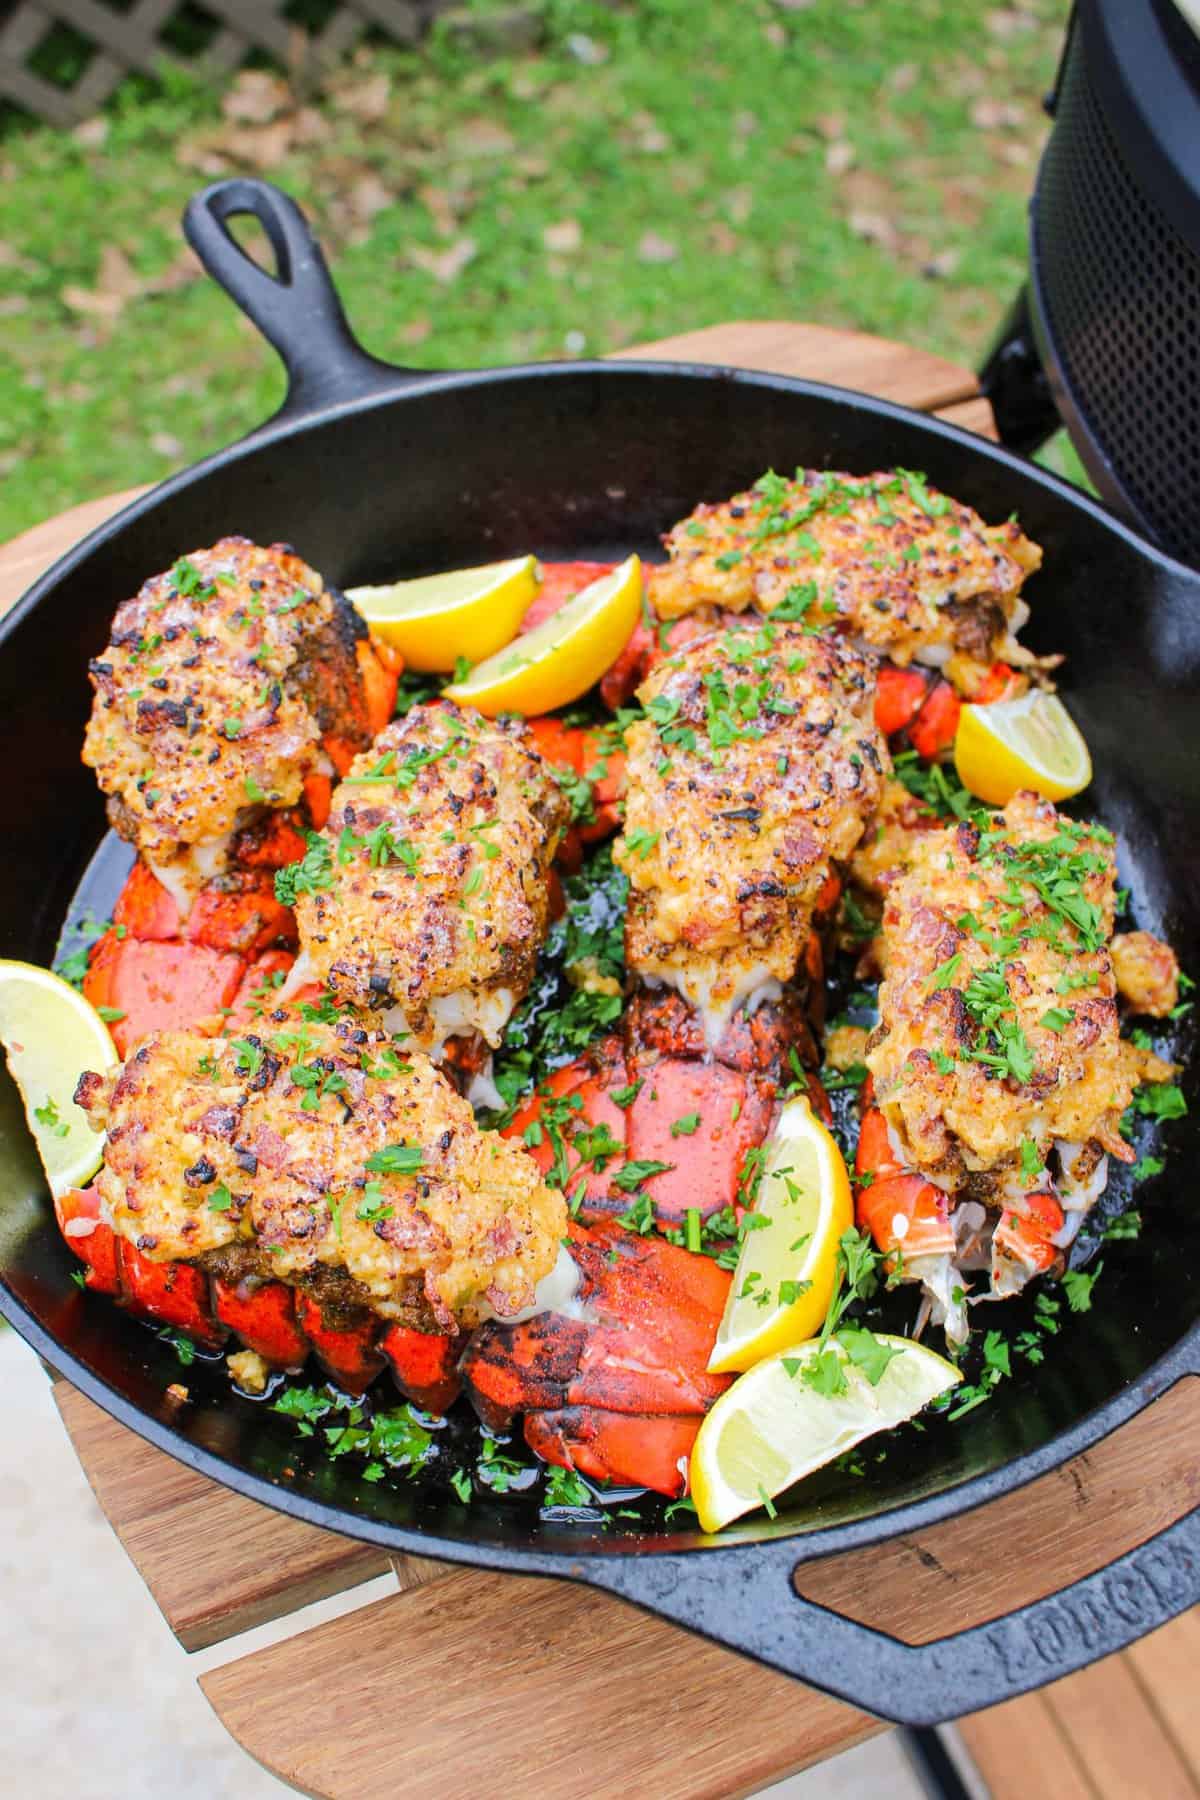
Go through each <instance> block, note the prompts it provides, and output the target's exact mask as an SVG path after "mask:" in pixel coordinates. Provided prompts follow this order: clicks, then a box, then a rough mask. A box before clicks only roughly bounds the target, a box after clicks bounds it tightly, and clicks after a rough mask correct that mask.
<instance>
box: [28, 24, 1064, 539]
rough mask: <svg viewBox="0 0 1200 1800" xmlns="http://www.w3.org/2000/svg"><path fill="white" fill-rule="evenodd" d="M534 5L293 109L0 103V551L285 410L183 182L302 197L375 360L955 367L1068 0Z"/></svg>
mask: <svg viewBox="0 0 1200 1800" xmlns="http://www.w3.org/2000/svg"><path fill="white" fill-rule="evenodd" d="M541 10H542V12H543V40H542V43H541V44H540V46H539V47H538V48H536V49H534V50H531V51H527V52H521V53H517V54H512V55H508V54H501V55H498V56H497V55H492V56H487V55H483V54H481V53H480V52H479V51H478V49H473V48H463V46H462V44H461V41H459V40H456V39H455V38H453V37H452V35H451V33H450V32H449V31H447V30H446V29H445V28H444V27H442V28H438V29H435V32H434V34H433V36H432V38H431V39H430V40H429V41H428V42H427V43H426V45H425V46H424V47H423V48H422V50H421V51H420V52H418V53H415V54H412V53H401V52H398V51H395V50H392V49H388V48H386V47H371V48H369V49H364V50H362V51H360V52H359V54H358V56H357V58H356V59H355V60H354V61H353V62H351V63H350V64H348V65H347V66H346V67H344V68H343V69H341V70H339V71H337V72H336V73H335V74H334V75H333V76H332V77H331V78H330V79H329V80H328V82H327V83H326V84H325V85H324V87H323V88H322V89H321V90H320V91H319V92H316V93H311V94H304V93H294V92H292V91H291V89H290V88H289V86H288V83H287V81H286V80H285V79H284V78H283V77H282V76H281V75H280V74H278V73H276V72H272V71H270V70H269V69H267V68H265V67H264V68H259V69H251V70H248V71H246V72H244V73H243V74H242V75H241V76H240V77H238V78H237V79H236V80H235V81H234V82H233V83H232V84H227V85H226V86H224V87H223V88H214V87H205V86H204V85H202V84H200V83H197V82H195V81H194V80H192V79H190V78H179V77H172V78H170V79H168V80H167V81H166V82H165V83H164V85H163V86H162V87H161V88H160V89H158V90H157V91H156V90H153V89H151V88H150V87H149V86H148V84H145V83H141V82H139V83H136V84H131V86H130V87H129V88H128V89H126V90H124V91H123V92H122V93H121V95H120V96H119V97H118V99H117V100H116V101H115V102H114V103H113V104H112V105H110V107H109V108H108V109H106V111H105V113H104V114H102V115H100V116H98V117H97V118H96V119H93V120H89V121H87V122H86V123H85V124H84V125H83V126H82V127H80V128H79V129H77V130H76V131H75V132H73V133H60V132H54V131H51V130H49V129H47V128H43V127H33V126H30V125H28V124H27V123H26V122H24V121H22V120H19V119H13V118H11V117H10V118H9V119H8V120H7V121H6V123H5V124H4V127H3V136H2V137H0V399H2V401H3V404H2V405H0V538H2V537H6V536H9V535H11V534H12V533H14V532H17V531H20V530H22V529H24V528H25V527H27V526H29V525H32V524H34V523H35V522H36V521H37V520H38V519H40V518H43V517H45V516H46V515H48V514H50V513H53V512H56V511H58V510H60V509H62V508H63V507H66V506H68V505H71V504H72V503H74V502H75V501H78V500H82V499H86V498H89V497H90V496H92V495H95V494H99V493H104V492H106V491H109V490H112V489H116V488H121V487H126V486H129V485H131V484H133V483H135V482H140V481H153V480H157V479H161V478H162V477H163V476H165V475H166V474H168V473H169V472H170V471H171V470H172V469H174V468H177V467H179V466H181V465H183V464H185V463H187V462H190V461H194V460H195V459H196V458H198V457H200V456H203V455H205V454H206V453H208V452H209V451H212V450H214V449H217V448H218V447H220V446H221V445H222V444H224V443H226V442H228V441H229V440H231V439H232V438H235V437H237V436H238V435H239V434H240V433H242V432H244V431H246V430H248V429H250V428H251V427H252V426H253V425H255V424H256V423H258V422H259V421H260V420H262V419H263V418H264V417H266V416H267V414H269V413H270V411H271V410H272V409H273V407H274V406H276V405H277V404H278V402H279V400H280V398H281V397H282V391H283V383H282V377H281V373H280V370H279V367H278V364H277V363H276V362H275V360H274V357H273V355H272V354H271V353H270V352H269V351H268V350H267V349H266V347H265V346H264V345H263V343H262V341H261V340H260V339H259V338H258V337H257V336H256V334H255V333H254V332H253V330H252V329H251V328H250V327H249V326H248V325H247V324H245V323H244V321H242V320H241V319H240V318H239V316H238V315H237V313H236V312H235V310H234V308H233V306H232V305H231V304H230V303H229V302H228V301H227V300H226V299H225V298H224V297H223V296H222V295H221V294H220V292H219V291H218V290H217V289H216V288H215V287H214V286H213V285H212V283H210V282H208V281H207V280H205V279H203V278H202V277H200V276H198V274H197V272H196V268H195V265H194V264H193V262H192V260H191V258H190V255H189V254H188V253H186V252H185V251H184V250H183V249H182V248H181V244H182V240H181V237H180V234H179V214H180V211H181V208H182V206H183V204H184V202H185V201H186V199H187V197H188V195H189V194H190V193H191V192H193V191H194V190H195V189H196V188H198V187H200V186H202V185H203V184H204V183H205V182H206V181H209V180H212V179H215V178H217V177H219V176H222V175H227V174H235V173H251V174H263V175H265V176H266V177H267V178H268V179H270V180H273V181H276V182H278V183H279V184H280V185H281V186H283V187H286V188H287V189H288V190H289V191H290V192H291V193H293V194H294V195H295V196H296V198H297V199H298V200H299V201H300V202H301V204H302V205H303V206H304V207H305V208H306V209H307V210H308V211H309V213H310V215H311V216H312V217H313V218H314V220H315V222H316V225H317V228H318V231H319V233H320V235H321V237H322V240H323V242H324V244H325V246H326V249H327V251H328V253H329V255H330V259H331V261H332V262H333V263H334V265H335V268H336V273H337V279H338V282H339V284H340V287H341V290H342V293H343V296H344V298H345V301H346V305H347V310H348V312H349V314H350V317H351V320H352V322H353V324H354V327H355V329H356V330H357V331H358V333H359V334H360V336H361V337H362V339H363V341H364V343H365V344H366V345H367V347H368V348H369V349H370V350H372V351H374V352H375V353H376V354H377V355H379V356H383V357H387V358H389V359H393V360H397V361H403V362H408V363H418V364H420V365H422V366H425V367H430V368H434V367H456V366H457V367H465V366H471V365H482V364H487V363H501V362H509V361H515V360H520V359H525V358H542V357H555V356H573V355H574V356H577V355H600V354H603V353H605V352H607V351H611V350H618V349H620V348H621V347H623V346H625V345H629V344H634V343H636V342H638V341H639V340H645V339H649V338H654V337H660V336H664V335H667V334H669V333H672V332H677V331H684V330H688V329H692V328H695V327H698V326H702V325H707V324H711V323H714V322H716V321H718V320H722V319H731V318H755V317H757V318H771V317H776V318H777V317H791V318H797V319H811V320H816V321H820V322H823V323H826V324H832V325H845V326H852V327H855V328H857V329H859V330H864V331H873V332H878V333H881V334H883V335H886V336H891V337H896V338H902V339H904V340H906V341H908V342H911V343H913V344H918V345H922V346H924V347H926V348H928V349H932V350H937V351H940V352H942V353H944V354H946V355H949V356H952V357H955V358H957V359H959V360H962V361H965V362H976V361H978V359H979V357H980V356H981V354H982V352H983V350H984V348H985V346H986V344H987V341H988V338H989V336H990V333H991V332H992V330H993V329H994V328H995V325H996V324H997V322H998V321H999V318H1000V316H1001V314H1002V312H1003V310H1004V307H1005V306H1006V304H1007V302H1008V300H1009V298H1010V296H1011V295H1012V293H1013V292H1014V290H1015V289H1016V287H1017V285H1018V283H1019V281H1020V279H1021V272H1022V267H1023V262H1024V255H1025V220H1026V202H1027V196H1028V193H1029V189H1030V187H1031V184H1032V181H1033V177H1034V172H1035V168H1036V159H1037V153H1038V149H1039V147H1040V144H1041V141H1042V139H1043V138H1044V135H1045V131H1046V129H1047V124H1046V120H1045V117H1044V114H1043V112H1042V108H1041V100H1042V96H1043V95H1044V93H1045V91H1046V90H1047V88H1048V87H1049V85H1050V83H1051V81H1052V78H1053V72H1054V67H1055V63H1056V59H1057V55H1058V50H1059V45H1060V42H1061V37H1062V31H1063V27H1064V24H1065V19H1066V12H1067V5H1066V0H1023V3H1022V4H1020V5H1018V6H1007V7H997V6H990V5H985V4H980V3H978V0H974V3H973V0H965V3H962V4H958V5H955V4H953V3H952V0H627V3H626V4H619V3H618V4H594V3H589V0H547V4H546V5H545V7H544V8H542V9H541ZM519 453H520V451H519V446H514V455H519ZM385 476H386V472H385V471H381V479H383V478H385ZM229 523H230V529H231V530H236V529H237V521H236V520H230V522H229Z"/></svg>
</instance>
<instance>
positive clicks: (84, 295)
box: [62, 244, 144, 323]
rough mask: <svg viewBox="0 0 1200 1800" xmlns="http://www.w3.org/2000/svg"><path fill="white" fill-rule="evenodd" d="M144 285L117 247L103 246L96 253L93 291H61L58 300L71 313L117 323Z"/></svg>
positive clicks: (72, 287) (74, 287)
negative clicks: (97, 259)
mask: <svg viewBox="0 0 1200 1800" xmlns="http://www.w3.org/2000/svg"><path fill="white" fill-rule="evenodd" d="M143 287H144V283H143V281H142V278H141V276H140V275H139V274H138V273H137V271H136V270H135V268H134V266H133V264H132V263H131V262H130V260H129V258H128V257H127V256H126V254H125V252H124V251H123V250H122V249H121V248H120V247H119V245H117V244H105V246H104V248H103V249H102V250H101V252H100V266H99V268H98V269H97V271H96V285H95V287H94V288H81V287H76V286H75V285H74V284H71V285H68V286H67V287H64V288H63V290H62V299H63V301H64V302H65V304H66V305H67V306H69V307H70V308H71V311H72V312H77V313H83V314H85V315H86V316H87V317H89V318H93V319H100V320H106V321H109V322H110V323H111V322H113V321H115V320H116V319H118V318H119V317H120V315H121V313H122V312H123V311H124V309H125V305H126V303H127V301H130V300H132V299H134V298H135V296H137V295H138V294H140V293H141V292H142V291H143Z"/></svg>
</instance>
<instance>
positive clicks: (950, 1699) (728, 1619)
mask: <svg viewBox="0 0 1200 1800" xmlns="http://www.w3.org/2000/svg"><path fill="white" fill-rule="evenodd" d="M796 1566H797V1565H796V1552H795V1549H794V1547H793V1545H792V1544H791V1543H789V1542H788V1540H787V1539H782V1540H777V1541H776V1542H774V1543H770V1542H768V1543H759V1544H748V1545H745V1546H743V1547H741V1548H739V1549H736V1550H713V1551H709V1552H707V1553H702V1554H700V1555H696V1554H695V1553H692V1554H691V1555H687V1556H639V1557H631V1558H629V1559H628V1560H626V1559H624V1558H617V1557H613V1558H612V1559H611V1561H610V1560H607V1559H606V1560H604V1561H601V1562H589V1563H588V1565H587V1569H586V1574H585V1576H584V1579H585V1580H587V1581H588V1582H590V1583H591V1584H592V1585H593V1586H595V1587H601V1588H606V1589H608V1591H609V1592H610V1593H614V1594H619V1595H621V1596H622V1597H623V1598H624V1599H627V1600H632V1601H633V1602H634V1603H635V1605H639V1606H644V1607H645V1608H647V1610H648V1611H650V1612H654V1613H659V1614H661V1615H662V1616H663V1617H664V1618H668V1619H673V1620H675V1621H676V1622H677V1623H678V1624H680V1625H686V1626H688V1627H689V1628H690V1629H691V1630H693V1631H698V1632H700V1633H702V1634H703V1636H705V1637H708V1638H714V1639H715V1640H716V1641H717V1642H718V1643H720V1644H727V1645H728V1646H729V1648H730V1649H731V1650H741V1651H745V1652H746V1653H747V1654H748V1655H750V1656H753V1657H757V1658H758V1660H759V1661H760V1662H765V1663H769V1664H770V1665H771V1666H772V1667H773V1668H776V1669H782V1671H783V1672H784V1674H785V1675H795V1676H797V1677H799V1678H800V1679H801V1680H803V1681H806V1682H808V1683H809V1684H810V1685H811V1686H812V1687H817V1688H822V1689H823V1690H824V1691H825V1692H826V1693H830V1694H836V1695H837V1696H838V1698H839V1699H842V1700H848V1701H849V1702H850V1703H851V1704H852V1705H854V1706H860V1707H863V1708H865V1710H866V1711H868V1712H872V1713H877V1714H878V1715H879V1716H880V1717H881V1718H884V1719H891V1720H893V1721H895V1722H896V1723H897V1724H900V1725H943V1724H946V1723H947V1722H948V1721H949V1720H951V1719H956V1718H960V1717H961V1716H962V1714H963V1713H964V1712H975V1711H977V1710H978V1709H979V1708H981V1707H985V1706H994V1705H996V1704H997V1702H999V1701H1001V1700H1011V1699H1013V1698H1014V1697H1015V1696H1016V1695H1018V1694H1024V1693H1028V1692H1029V1690H1030V1689H1031V1688H1037V1687H1041V1686H1043V1685H1044V1683H1046V1682H1048V1681H1057V1680H1058V1678H1059V1676H1060V1675H1069V1674H1071V1673H1072V1672H1073V1671H1074V1670H1076V1669H1081V1668H1084V1667H1085V1666H1086V1665H1087V1664H1088V1663H1091V1662H1094V1661H1096V1660H1097V1659H1098V1658H1100V1657H1102V1656H1109V1655H1111V1654H1112V1652H1113V1651H1115V1650H1124V1649H1125V1648H1126V1647H1127V1646H1128V1645H1129V1644H1132V1643H1135V1642H1136V1641H1137V1639H1138V1638H1140V1637H1142V1636H1144V1635H1145V1633H1146V1632H1148V1631H1153V1630H1155V1628H1156V1627H1157V1626H1159V1625H1165V1624H1166V1623H1167V1622H1168V1620H1170V1619H1173V1618H1175V1616H1176V1615H1177V1614H1178V1613H1181V1612H1184V1611H1185V1610H1186V1609H1187V1608H1188V1607H1190V1606H1195V1605H1196V1604H1197V1603H1198V1602H1200V1508H1197V1509H1196V1510H1195V1511H1193V1512H1190V1513H1188V1514H1186V1515H1185V1517H1184V1518H1182V1519H1179V1520H1177V1521H1176V1523H1175V1524H1174V1525H1171V1526H1168V1527H1167V1529H1166V1530H1165V1531H1163V1532H1160V1533H1159V1534H1158V1536H1157V1537H1153V1538H1151V1539H1149V1540H1148V1542H1146V1543H1145V1544H1142V1545H1141V1546H1140V1547H1139V1548H1138V1549H1136V1550H1131V1551H1129V1552H1127V1553H1126V1555H1124V1556H1120V1557H1118V1558H1117V1560H1116V1561H1115V1562H1113V1563H1110V1564H1109V1565H1108V1567H1107V1568H1104V1569H1098V1570H1097V1571H1096V1572H1095V1574H1092V1575H1086V1576H1084V1577H1083V1579H1082V1580H1080V1581H1077V1582H1075V1583H1074V1584H1073V1585H1072V1586H1070V1587H1068V1588H1064V1589H1063V1590H1062V1592H1061V1593H1058V1594H1051V1595H1048V1596H1047V1597H1046V1598H1045V1599H1042V1600H1036V1601H1034V1602H1033V1603H1032V1604H1031V1605H1029V1606H1023V1607H1021V1608H1020V1610H1019V1611H1017V1612H1013V1613H1009V1614H1007V1615H1006V1616H1005V1617H1002V1618H999V1619H993V1620H991V1621H990V1622H989V1623H987V1624H984V1625H975V1626H972V1627H971V1629H970V1630H968V1631H959V1632H956V1633H954V1634H953V1635H952V1636H950V1637H944V1638H939V1639H937V1640H936V1641H935V1642H934V1643H930V1644H905V1643H902V1642H901V1641H900V1640H899V1639H898V1638H894V1637H889V1636H888V1635H887V1633H885V1632H882V1631H876V1630H875V1629H874V1628H873V1627H871V1626H869V1625H861V1624H859V1623H858V1622H857V1621H856V1620H853V1619H847V1618H843V1617H842V1615H841V1614H840V1613H835V1612H830V1611H829V1610H828V1609H827V1608H826V1607H824V1606H820V1605H818V1604H817V1603H816V1602H815V1601H812V1600H805V1599H803V1598H802V1597H801V1596H800V1595H799V1594H797V1592H796V1590H795V1588H794V1587H793V1585H792V1576H793V1574H794V1572H795V1569H796Z"/></svg>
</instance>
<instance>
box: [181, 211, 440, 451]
mask: <svg viewBox="0 0 1200 1800" xmlns="http://www.w3.org/2000/svg"><path fill="white" fill-rule="evenodd" d="M247 216H249V217H252V218H255V219H257V220H258V222H259V224H260V225H261V226H262V228H263V230H264V231H265V232H266V235H267V238H268V241H269V242H270V245H271V249H272V251H273V253H274V257H275V272H274V274H271V273H268V271H267V270H266V269H264V268H262V267H261V266H260V265H259V264H258V263H257V262H255V260H254V258H253V257H252V256H250V255H249V254H248V252H247V251H245V250H243V248H242V246H241V245H240V244H239V243H238V241H237V239H236V238H235V237H234V235H233V233H232V232H231V231H230V230H229V220H230V219H234V218H239V217H247ZM183 230H184V235H185V236H186V238H187V240H188V243H189V244H190V245H191V246H192V249H193V250H194V251H195V252H196V255H197V256H198V257H199V258H200V261H201V262H202V263H203V265H204V267H205V270H206V271H207V273H208V274H209V275H211V276H212V278H213V280H214V281H215V282H217V283H218V285H219V286H220V287H222V288H224V290H225V292H226V293H227V294H228V295H229V296H230V298H231V299H232V300H233V301H235V302H236V304H237V305H238V306H239V307H240V308H241V310H242V311H243V312H244V313H245V314H246V316H247V317H248V318H249V319H250V320H251V321H252V322H253V324H255V325H256V326H257V327H258V329H259V331H261V332H262V334H263V336H264V337H265V338H266V339H267V340H268V342H269V343H271V344H272V345H273V346H274V347H275V349H276V350H277V351H278V352H279V355H280V357H281V358H282V360H283V365H284V367H285V368H286V370H287V376H288V391H287V398H286V399H285V400H284V403H283V405H282V407H281V408H280V410H279V412H278V413H276V415H275V418H274V420H273V421H272V424H276V425H277V424H280V423H283V422H286V421H290V420H293V419H300V418H303V417H305V416H307V415H308V414H310V413H315V412H320V411H323V410H324V409H325V408H327V407H330V406H337V405H340V404H341V403H342V402H343V401H347V400H358V399H361V398H363V397H364V396H366V395H370V394H375V393H380V394H382V393H390V392H394V391H395V390H396V389H397V388H401V387H405V386H407V385H408V384H409V383H410V382H412V381H416V380H419V379H420V378H421V371H420V370H417V369H405V368H401V367H399V366H398V365H395V364H392V363H385V362H381V361H379V359H378V358H377V357H374V356H371V355H370V354H369V352H368V351H366V350H364V349H363V347H362V345H361V344H360V343H359V342H358V340H357V338H356V337H355V336H354V333H353V332H352V331H351V329H350V326H349V324H348V323H347V320H346V315H345V312H344V311H343V310H342V303H341V301H340V299H339V298H338V294H337V289H336V288H335V287H334V285H333V279H332V277H331V276H330V273H329V269H328V267H327V265H326V262H325V258H324V256H323V255H322V253H321V249H320V246H319V245H318V243H317V241H316V239H315V238H314V237H313V234H312V232H311V231H310V230H309V226H308V221H307V219H306V218H305V217H304V214H303V213H302V212H301V210H300V208H299V207H298V206H297V205H296V202H295V201H294V200H293V199H292V198H291V197H290V196H289V195H287V194H285V193H283V192H282V190H281V189H279V188H277V187H273V186H272V185H271V183H270V182H269V181H252V180H248V179H242V178H241V177H238V178H235V179H233V180H230V181H217V182H214V183H213V184H212V186H211V187H206V188H204V189H203V190H202V191H201V192H200V193H198V194H196V195H194V196H193V197H192V199H191V200H190V201H189V202H188V205H187V209H186V211H185V212H184V215H183Z"/></svg>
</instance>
